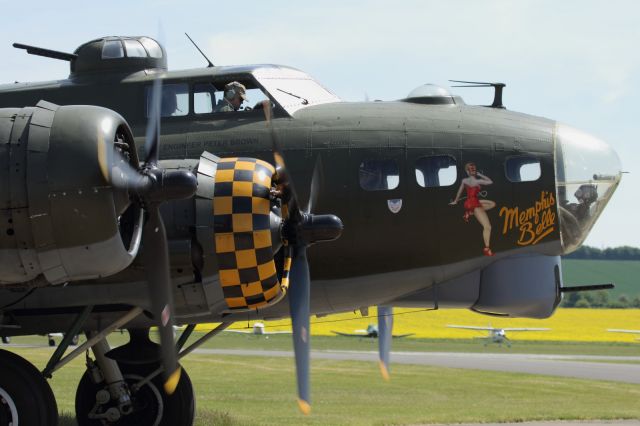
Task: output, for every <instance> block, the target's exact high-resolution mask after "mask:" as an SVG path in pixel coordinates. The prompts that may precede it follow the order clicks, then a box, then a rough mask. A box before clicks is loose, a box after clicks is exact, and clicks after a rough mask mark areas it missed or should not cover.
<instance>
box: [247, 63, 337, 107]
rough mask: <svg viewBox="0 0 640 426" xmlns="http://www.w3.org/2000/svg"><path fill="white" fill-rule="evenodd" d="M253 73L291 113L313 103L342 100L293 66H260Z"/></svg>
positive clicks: (273, 97)
mask: <svg viewBox="0 0 640 426" xmlns="http://www.w3.org/2000/svg"><path fill="white" fill-rule="evenodd" d="M253 75H254V77H255V78H256V80H258V82H259V83H260V84H261V85H262V86H263V87H264V88H265V89H266V90H267V91H268V92H269V94H270V95H271V97H272V99H274V100H275V101H276V102H277V103H278V104H279V105H280V106H281V107H282V108H284V109H285V110H286V111H287V112H288V113H289V114H293V113H294V112H296V111H297V110H299V109H302V108H306V107H308V106H311V105H319V104H325V103H329V102H340V98H339V97H337V96H336V95H334V94H333V93H331V92H330V91H329V90H327V89H325V88H324V87H323V86H322V85H321V84H319V83H318V82H317V81H315V80H314V79H313V78H312V77H311V76H309V75H308V74H305V73H304V72H302V71H299V70H296V69H293V68H285V67H278V68H266V67H265V68H259V69H256V70H254V71H253Z"/></svg>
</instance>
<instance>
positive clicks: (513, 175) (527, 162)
mask: <svg viewBox="0 0 640 426" xmlns="http://www.w3.org/2000/svg"><path fill="white" fill-rule="evenodd" d="M504 167H505V174H506V175H507V179H509V180H510V181H511V182H533V181H536V180H538V179H540V176H541V174H542V170H541V168H540V160H539V159H538V158H536V157H533V156H530V155H522V156H517V157H509V158H507V160H506V161H505V164H504Z"/></svg>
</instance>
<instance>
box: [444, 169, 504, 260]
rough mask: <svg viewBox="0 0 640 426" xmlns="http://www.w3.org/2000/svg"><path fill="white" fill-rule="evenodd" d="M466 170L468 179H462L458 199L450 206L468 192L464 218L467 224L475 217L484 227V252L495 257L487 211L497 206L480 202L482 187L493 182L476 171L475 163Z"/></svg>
mask: <svg viewBox="0 0 640 426" xmlns="http://www.w3.org/2000/svg"><path fill="white" fill-rule="evenodd" d="M464 170H465V171H466V172H467V177H466V178H464V179H462V182H461V183H460V188H459V189H458V193H457V194H456V198H455V199H454V200H453V201H451V202H450V203H449V205H452V206H454V205H456V204H458V201H460V197H461V196H462V191H463V190H466V192H467V195H466V200H465V202H464V216H462V218H463V219H464V221H465V222H469V218H470V217H471V216H474V217H475V218H476V219H477V220H478V223H480V225H482V239H483V240H484V249H483V250H482V252H483V254H484V255H485V256H493V255H494V253H493V252H492V251H491V248H490V242H491V222H490V221H489V216H488V215H487V210H490V209H492V208H494V207H495V206H496V203H495V202H494V201H491V200H480V199H478V196H479V195H480V190H481V188H482V185H491V184H492V183H493V181H492V180H491V179H489V178H488V177H486V176H485V175H483V174H481V173H479V172H478V171H477V169H476V165H475V163H467V164H465V165H464Z"/></svg>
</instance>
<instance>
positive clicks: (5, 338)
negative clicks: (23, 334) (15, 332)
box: [2, 336, 11, 344]
mask: <svg viewBox="0 0 640 426" xmlns="http://www.w3.org/2000/svg"><path fill="white" fill-rule="evenodd" d="M2 343H4V344H9V343H11V337H9V336H2Z"/></svg>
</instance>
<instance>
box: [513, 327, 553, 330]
mask: <svg viewBox="0 0 640 426" xmlns="http://www.w3.org/2000/svg"><path fill="white" fill-rule="evenodd" d="M503 330H504V331H549V330H551V329H550V328H535V327H533V328H517V327H516V328H503Z"/></svg>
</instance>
